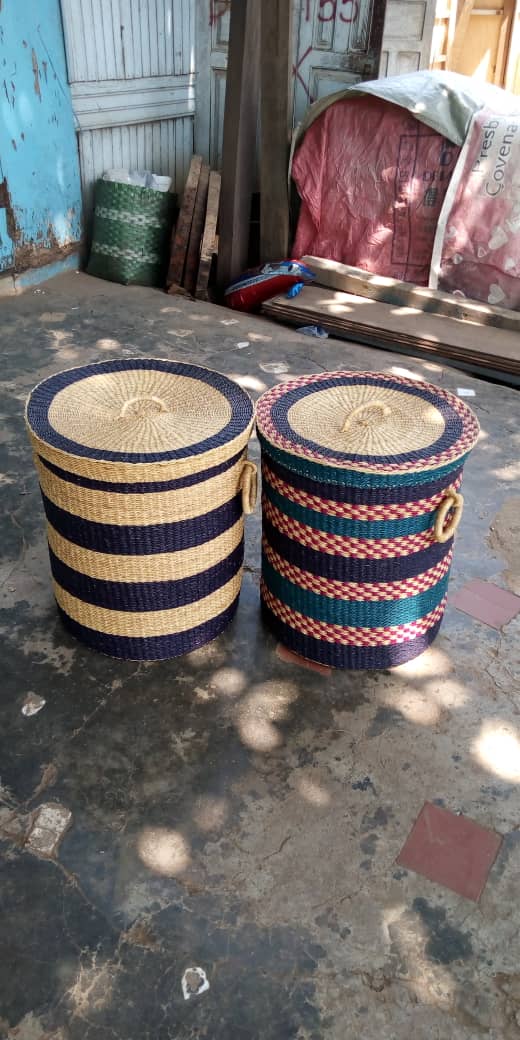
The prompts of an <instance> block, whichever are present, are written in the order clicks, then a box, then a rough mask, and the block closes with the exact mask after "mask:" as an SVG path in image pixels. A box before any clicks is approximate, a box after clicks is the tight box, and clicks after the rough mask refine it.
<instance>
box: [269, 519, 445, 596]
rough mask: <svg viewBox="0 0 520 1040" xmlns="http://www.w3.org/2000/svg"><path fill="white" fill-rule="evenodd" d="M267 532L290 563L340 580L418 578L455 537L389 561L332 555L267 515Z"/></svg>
mask: <svg viewBox="0 0 520 1040" xmlns="http://www.w3.org/2000/svg"><path fill="white" fill-rule="evenodd" d="M263 531H264V535H265V537H266V539H267V541H268V542H269V545H270V546H271V548H273V549H274V550H275V552H277V553H279V555H280V556H281V557H282V558H283V559H285V560H287V561H288V563H292V564H294V566H295V567H301V569H302V570H304V571H309V572H310V573H311V574H317V575H319V576H320V577H322V578H328V579H329V580H332V579H334V580H336V581H355V582H366V581H369V582H374V581H376V582H377V581H403V580H404V579H405V578H414V577H415V576H416V575H417V574H422V573H423V571H427V570H429V569H430V567H434V566H435V564H436V563H438V562H439V560H442V559H444V557H445V556H446V555H447V553H448V552H449V551H450V549H451V547H452V545H453V538H451V539H450V541H449V542H444V543H441V542H433V544H432V545H431V546H429V547H428V549H421V550H420V551H419V552H415V553H410V554H409V555H408V556H394V557H392V559H389V560H361V559H359V558H358V557H356V556H331V555H330V554H329V553H325V552H322V551H321V550H320V549H311V548H309V547H307V546H305V545H300V543H299V542H296V541H294V540H293V539H292V538H289V537H288V536H287V535H286V534H282V533H281V532H280V531H278V530H277V528H276V527H274V526H273V524H271V523H270V521H269V520H268V519H267V517H265V516H264V518H263Z"/></svg>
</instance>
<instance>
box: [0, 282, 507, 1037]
mask: <svg viewBox="0 0 520 1040" xmlns="http://www.w3.org/2000/svg"><path fill="white" fill-rule="evenodd" d="M0 308H1V318H2V341H1V345H0V350H1V354H2V378H1V394H2V414H3V423H2V427H1V430H0V442H1V451H2V465H1V466H0V480H1V484H2V500H1V505H2V513H3V515H2V527H1V538H2V561H1V571H0V581H1V589H0V605H1V608H2V609H1V619H0V624H1V628H2V639H3V658H2V671H3V680H2V687H1V695H0V704H1V723H2V725H1V737H0V747H1V755H0V778H1V787H0V920H1V927H0V1037H1V1038H2V1040H5V1038H8V1040H14V1038H16V1040H107V1038H114V1040H195V1038H197V1040H322V1038H326V1040H357V1038H358V1037H363V1040H408V1038H409V1040H412V1038H413V1040H480V1038H482V1040H484V1038H489V1040H515V1038H518V1037H520V904H519V901H518V877H519V868H520V798H519V784H520V729H519V727H520V716H519V707H520V656H519V649H518V647H519V641H518V639H519V631H520V620H519V619H518V618H517V619H516V620H514V621H512V622H511V623H510V624H509V625H508V626H507V627H506V628H504V629H503V630H502V631H499V632H498V631H495V630H493V629H491V628H487V627H486V626H485V625H483V624H480V623H478V622H476V621H473V620H472V619H471V618H470V617H468V616H466V615H465V614H462V613H459V612H457V611H456V610H455V609H454V608H453V607H448V611H447V614H446V618H445V621H444V625H443V627H442V629H441V633H440V635H439V637H438V638H437V640H436V642H435V644H434V646H433V647H432V648H431V649H430V650H429V651H428V652H427V653H425V654H424V655H423V656H422V657H421V658H419V659H418V660H417V661H414V662H411V663H410V664H407V665H405V666H402V667H400V668H397V669H395V670H392V671H386V672H367V673H348V672H332V674H330V675H328V674H320V673H317V672H313V671H310V670H306V669H305V668H301V667H298V666H296V665H295V664H294V663H291V662H290V661H285V660H283V659H282V658H280V657H279V656H278V655H277V653H276V643H275V640H274V639H273V638H272V636H271V635H270V634H269V633H268V632H267V631H265V630H264V629H263V627H262V624H261V621H260V614H259V601H258V580H259V572H258V568H259V560H260V516H259V512H258V510H257V512H256V514H255V515H254V516H253V517H251V518H250V519H249V521H248V523H247V556H246V562H247V566H246V571H245V575H244V585H243V593H242V597H241V602H240V607H239V611H238V614H237V617H236V619H235V620H234V622H233V623H232V625H231V626H230V628H229V629H228V630H227V632H226V633H225V634H224V635H223V636H222V637H221V638H220V639H218V640H217V641H216V642H215V643H212V644H211V645H209V646H207V647H205V648H203V649H202V650H199V651H197V652H196V653H193V654H191V655H189V656H188V657H186V658H183V659H178V660H176V661H170V662H161V663H154V664H140V665H136V664H135V663H130V662H128V663H126V662H118V661H113V660H110V659H109V658H106V657H102V656H100V655H97V654H95V653H93V652H91V651H89V650H87V649H86V648H84V647H83V646H82V645H81V644H79V643H77V642H75V641H74V639H73V638H72V637H71V636H69V635H68V634H67V633H66V632H65V631H64V630H63V628H62V627H61V624H60V622H59V620H58V617H57V614H56V611H55V606H54V603H53V599H52V594H51V585H50V578H49V569H48V561H47V555H46V543H45V535H44V524H43V511H42V507H41V504H40V499H39V492H38V487H37V481H36V476H35V473H34V470H33V466H32V462H31V456H30V450H29V445H28V442H27V438H26V436H25V432H24V426H23V414H22V413H23V403H24V400H25V397H26V395H27V393H28V392H29V390H30V389H31V387H32V386H33V385H34V384H35V383H36V382H38V381H39V380H41V379H42V378H44V377H45V376H47V375H49V374H51V373H53V372H56V371H58V370H59V369H61V368H66V367H71V366H73V365H76V364H81V363H83V362H88V361H92V360H96V359H99V358H107V357H111V356H130V355H135V354H142V355H151V356H155V357H171V358H178V359H180V360H188V361H193V362H196V363H200V364H203V365H208V366H209V367H213V368H216V369H218V370H219V371H221V372H225V373H226V374H228V375H230V376H233V377H234V378H236V379H237V380H238V381H240V382H241V383H242V385H243V386H244V387H246V388H247V389H248V390H249V391H250V392H251V393H252V395H253V396H256V395H257V394H258V393H259V392H261V391H262V390H263V389H264V388H266V387H267V386H271V385H273V383H275V382H277V381H278V380H280V379H284V378H285V376H286V375H287V374H290V375H294V374H300V373H304V372H312V371H319V370H322V369H334V368H340V367H343V368H352V369H371V370H377V369H382V370H384V371H388V372H392V371H395V370H396V369H397V370H398V372H400V373H401V374H402V370H403V369H406V370H407V371H409V372H412V373H414V374H415V375H416V376H417V377H419V378H421V377H422V378H427V379H429V380H431V381H433V382H436V383H438V384H440V385H442V386H444V387H447V388H450V389H453V390H457V389H459V388H464V389H465V390H469V391H473V393H474V396H471V395H470V397H469V398H468V403H470V404H471V405H472V406H473V407H474V408H475V410H476V412H477V413H478V415H479V418H480V421H481V424H482V429H483V433H482V438H481V441H480V443H479V445H478V446H477V448H476V449H475V451H474V452H473V455H472V457H471V459H470V461H469V462H468V464H467V466H466V472H465V480H464V488H463V490H464V494H465V499H466V510H465V515H464V519H463V522H462V527H461V529H460V533H459V535H458V538H457V542H456V548H455V559H454V566H453V571H452V588H453V589H456V588H458V587H460V586H461V585H462V584H464V583H465V582H466V581H467V580H469V579H471V578H476V577H480V578H484V579H487V580H492V581H495V582H496V583H497V584H499V585H502V586H503V587H504V588H509V589H511V590H512V591H517V592H519V591H520V556H519V553H518V544H519V543H518V524H519V521H518V517H519V506H520V493H519V490H518V477H519V476H520V463H519V461H518V459H519V452H518V442H519V434H518V414H519V413H518V401H519V397H518V394H517V392H516V391H513V390H510V389H506V388H503V387H499V386H496V385H491V384H488V383H486V382H484V381H481V380H477V379H472V378H471V377H470V376H468V375H467V374H465V373H461V372H457V371H455V370H453V369H449V368H441V367H440V366H438V365H434V364H431V363H426V362H423V361H416V360H414V359H411V358H405V357H403V356H402V355H392V354H390V353H385V352H378V351H375V350H369V349H366V348H362V347H359V346H355V345H349V344H346V343H342V342H339V341H334V340H327V341H316V340H312V339H309V338H306V337H304V336H300V335H298V334H297V333H294V332H291V331H287V330H285V329H284V328H282V327H277V326H275V325H272V324H270V323H267V322H265V321H263V320H261V319H258V318H250V317H247V316H239V315H236V314H233V313H231V312H228V311H225V310H222V309H219V308H216V307H212V306H211V305H205V304H194V303H191V302H189V301H186V300H182V299H176V298H171V297H170V298H168V297H167V296H165V295H163V294H161V293H159V292H155V291H153V290H146V289H139V288H122V287H119V286H111V285H109V284H107V283H104V282H101V281H96V280H95V279H90V278H88V277H87V276H86V275H74V274H72V275H67V276H64V277H63V278H58V279H55V280H54V281H52V282H49V283H47V284H46V285H45V286H44V287H43V289H42V290H38V291H37V292H28V293H27V294H25V295H23V296H21V297H19V298H13V299H3V300H2V301H1V302H0ZM409 320H410V319H409ZM491 334H492V333H491V332H490V335H491ZM251 454H252V456H253V457H255V458H258V444H257V442H256V440H253V442H252V445H251ZM40 697H41V698H43V699H44V700H45V704H44V705H42V706H41V707H40V708H39V710H38V711H37V712H35V713H34V714H32V715H26V714H24V713H23V712H22V708H23V707H24V705H25V704H26V703H30V704H33V703H34V698H36V699H37V698H40ZM28 698H29V701H28ZM36 703H39V702H38V701H36ZM425 800H429V801H433V802H436V803H438V804H441V805H444V806H446V807H447V808H449V809H451V810H452V811H455V812H458V811H461V812H463V813H464V814H466V815H467V816H469V817H471V818H473V819H474V820H476V821H478V822H479V823H480V824H482V825H484V826H486V827H489V828H493V829H495V830H496V831H498V832H499V833H500V834H501V835H503V836H504V840H503V845H502V849H501V851H500V853H499V856H498V858H497V860H496V863H495V865H494V867H493V869H492V872H491V875H490V879H489V881H488V884H487V886H486V888H485V890H484V893H483V895H482V897H481V899H480V902H479V903H478V904H475V903H473V902H469V901H467V900H465V899H463V898H461V897H459V896H456V895H455V894H453V893H452V892H450V891H448V890H446V889H444V888H442V887H440V886H438V885H436V884H433V883H432V882H430V881H427V880H426V879H425V878H422V877H420V876H418V875H416V874H413V873H411V872H409V871H408V872H407V871H406V870H404V869H402V868H400V867H397V866H396V864H395V859H396V857H397V855H398V853H399V851H400V849H401V847H402V845H403V843H404V841H405V838H406V837H407V835H408V833H409V831H410V828H411V827H412V824H413V822H414V820H415V819H416V817H417V815H418V813H419V811H420V809H421V807H422V805H423V803H424V801H425ZM56 806H58V807H61V808H62V810H63V812H62V814H61V816H60V814H59V813H57V810H56ZM41 807H46V813H45V815H44V817H43V819H44V820H45V821H46V826H51V830H52V827H54V826H56V827H58V824H59V827H58V830H57V831H56V833H55V834H54V835H51V836H50V837H49V836H48V835H47V838H48V841H47V844H46V845H45V844H44V851H45V850H46V851H45V855H42V854H41V852H42V847H41V843H40V844H39V843H38V841H33V842H31V841H30V840H29V839H30V834H31V833H32V827H33V824H34V820H35V819H38V818H40V821H41V819H42V817H41V816H40V817H39V816H38V809H39V808H40V809H41ZM51 810H52V811H51ZM68 812H70V813H71V818H70V819H68V817H67V813H68ZM58 817H59V819H58ZM49 820H51V821H53V822H52V824H50V823H49ZM56 821H58V822H56ZM60 827H61V830H60V829H59V828H60ZM53 836H54V838H55V839H56V840H55V842H54V843H53V840H52V839H53ZM37 837H38V835H37ZM199 970H200V972H202V973H203V974H202V975H200V974H199ZM199 978H200V979H201V980H202V979H204V978H207V981H208V983H209V988H205V989H204V991H202V988H201V989H200V991H199V990H198V988H197V987H198V982H197V979H199ZM183 979H184V982H185V989H186V990H187V992H189V997H190V999H186V996H185V993H183V986H182V983H183Z"/></svg>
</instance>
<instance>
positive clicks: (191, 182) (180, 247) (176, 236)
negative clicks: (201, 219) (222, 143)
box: [166, 155, 202, 292]
mask: <svg viewBox="0 0 520 1040" xmlns="http://www.w3.org/2000/svg"><path fill="white" fill-rule="evenodd" d="M201 168H202V156H201V155H194V156H193V158H192V160H191V164H190V169H189V173H188V179H187V181H186V186H185V188H184V195H183V198H182V206H181V210H180V213H179V218H178V220H177V226H176V228H175V230H174V231H173V233H172V245H171V252H170V266H169V268H168V274H167V276H166V287H167V289H168V291H169V292H172V291H175V287H179V286H181V285H182V280H183V276H184V266H185V263H186V253H187V251H188V244H189V240H190V233H191V225H192V221H193V211H194V209H195V202H196V199H197V188H198V184H199V178H200V172H201Z"/></svg>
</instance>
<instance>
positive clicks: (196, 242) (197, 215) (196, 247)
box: [183, 163, 209, 296]
mask: <svg viewBox="0 0 520 1040" xmlns="http://www.w3.org/2000/svg"><path fill="white" fill-rule="evenodd" d="M208 185H209V166H208V164H207V163H202V167H201V171H200V177H199V184H198V187H197V198H196V200H195V208H194V210H193V220H192V222H191V231H190V241H189V244H188V251H187V253H186V268H185V271H184V283H183V284H184V288H185V289H186V291H187V292H189V293H190V294H191V295H192V296H193V295H194V294H195V286H196V284H197V273H198V270H199V259H200V247H201V242H202V235H203V232H204V221H205V219H206V204H207V201H208Z"/></svg>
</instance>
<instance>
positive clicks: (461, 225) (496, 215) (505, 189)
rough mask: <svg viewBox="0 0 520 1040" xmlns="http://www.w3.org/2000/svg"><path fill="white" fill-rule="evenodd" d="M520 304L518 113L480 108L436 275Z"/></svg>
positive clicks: (488, 297) (443, 226) (439, 281)
mask: <svg viewBox="0 0 520 1040" xmlns="http://www.w3.org/2000/svg"><path fill="white" fill-rule="evenodd" d="M430 284H431V285H432V286H433V288H436V287H437V286H438V287H439V288H440V289H445V290H447V291H449V292H460V293H463V294H464V295H465V296H468V297H472V298H473V299H475V300H483V301H485V302H486V303H492V304H499V305H500V306H502V307H511V308H513V309H515V310H517V309H520V114H519V113H518V112H517V113H516V115H501V114H499V113H497V112H492V111H490V110H489V109H482V110H481V111H480V112H477V114H476V115H475V117H474V118H473V121H472V123H471V126H470V129H469V132H468V136H467V138H466V142H465V144H464V148H463V150H462V152H461V156H460V160H459V162H458V164H457V169H456V171H455V173H454V176H453V179H452V182H451V185H450V188H449V191H448V193H447V195H446V201H445V205H444V207H443V210H442V213H441V216H440V220H439V227H438V232H437V238H436V241H435V247H434V254H433V262H432V279H431V283H430Z"/></svg>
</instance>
